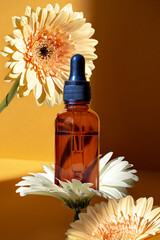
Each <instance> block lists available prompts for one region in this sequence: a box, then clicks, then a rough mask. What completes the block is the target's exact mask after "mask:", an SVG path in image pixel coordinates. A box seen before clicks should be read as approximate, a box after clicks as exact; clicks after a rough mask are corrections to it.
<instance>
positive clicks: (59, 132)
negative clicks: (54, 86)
mask: <svg viewBox="0 0 160 240" xmlns="http://www.w3.org/2000/svg"><path fill="white" fill-rule="evenodd" d="M63 99H64V103H65V108H64V110H63V111H62V112H60V113H59V114H58V115H57V118H56V120H55V183H56V184H57V185H59V181H58V179H59V180H61V181H66V180H69V181H71V180H72V179H78V180H80V181H81V182H82V183H87V182H89V183H92V184H93V188H94V189H98V185H99V128H100V123H99V117H98V115H97V114H96V113H95V112H94V111H93V110H91V109H90V101H91V87H90V82H89V81H87V80H86V78H85V59H84V57H83V56H82V55H80V54H76V55H74V56H73V57H72V58H71V71H70V77H69V80H68V81H66V82H65V86H64V96H63Z"/></svg>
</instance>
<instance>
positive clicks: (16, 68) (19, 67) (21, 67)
mask: <svg viewBox="0 0 160 240" xmlns="http://www.w3.org/2000/svg"><path fill="white" fill-rule="evenodd" d="M25 65H26V63H25V61H19V62H17V63H16V64H15V66H14V67H13V73H21V72H23V71H24V69H25Z"/></svg>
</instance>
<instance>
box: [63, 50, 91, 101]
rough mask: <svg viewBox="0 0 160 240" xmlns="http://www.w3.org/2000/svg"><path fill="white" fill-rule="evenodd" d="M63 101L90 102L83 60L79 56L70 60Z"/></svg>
mask: <svg viewBox="0 0 160 240" xmlns="http://www.w3.org/2000/svg"><path fill="white" fill-rule="evenodd" d="M63 100H64V101H65V102H71V101H86V102H90V100H91V87H90V82H89V81H87V80H86V77H85V59H84V57H83V56H82V55H80V54H76V55H74V56H73V57H72V58H71V64H70V76H69V79H68V81H66V82H65V85H64V94H63Z"/></svg>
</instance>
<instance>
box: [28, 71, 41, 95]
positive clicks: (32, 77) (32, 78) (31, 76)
mask: <svg viewBox="0 0 160 240" xmlns="http://www.w3.org/2000/svg"><path fill="white" fill-rule="evenodd" d="M26 80H27V86H28V90H30V91H31V90H32V89H33V88H34V87H35V85H36V84H37V81H38V79H37V77H36V72H35V71H34V70H31V69H29V68H28V69H27V72H26Z"/></svg>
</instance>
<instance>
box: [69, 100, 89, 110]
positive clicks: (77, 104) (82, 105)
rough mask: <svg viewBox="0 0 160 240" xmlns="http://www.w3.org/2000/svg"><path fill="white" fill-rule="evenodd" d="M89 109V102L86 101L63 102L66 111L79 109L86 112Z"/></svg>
mask: <svg viewBox="0 0 160 240" xmlns="http://www.w3.org/2000/svg"><path fill="white" fill-rule="evenodd" d="M89 107H90V102H88V101H87V102H86V101H69V102H65V108H67V109H81V110H88V109H89Z"/></svg>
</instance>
